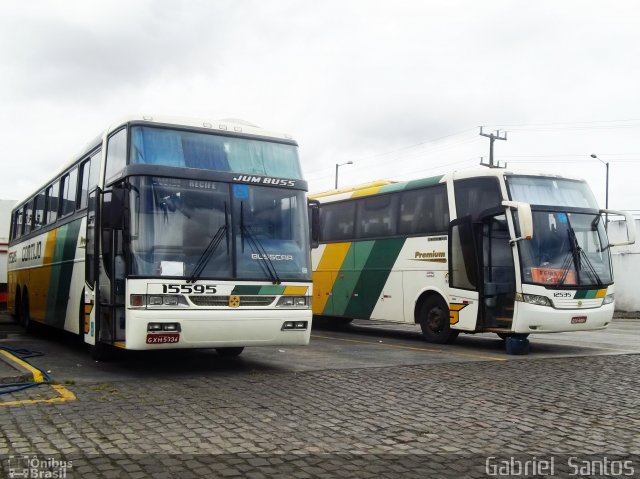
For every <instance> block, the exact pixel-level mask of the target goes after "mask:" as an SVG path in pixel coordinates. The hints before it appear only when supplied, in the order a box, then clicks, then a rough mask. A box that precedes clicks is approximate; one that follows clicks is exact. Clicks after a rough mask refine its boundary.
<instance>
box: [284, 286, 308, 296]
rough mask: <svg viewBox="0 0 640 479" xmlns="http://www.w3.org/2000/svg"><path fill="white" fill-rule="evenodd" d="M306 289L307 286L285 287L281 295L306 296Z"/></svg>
mask: <svg viewBox="0 0 640 479" xmlns="http://www.w3.org/2000/svg"><path fill="white" fill-rule="evenodd" d="M308 289H309V288H308V287H307V286H287V287H286V288H284V291H283V292H282V294H286V295H296V296H306V294H307V290H308Z"/></svg>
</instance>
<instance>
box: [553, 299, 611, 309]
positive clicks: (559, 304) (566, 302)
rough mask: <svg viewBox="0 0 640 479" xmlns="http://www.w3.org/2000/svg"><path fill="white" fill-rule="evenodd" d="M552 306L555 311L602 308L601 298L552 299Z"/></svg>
mask: <svg viewBox="0 0 640 479" xmlns="http://www.w3.org/2000/svg"><path fill="white" fill-rule="evenodd" d="M553 305H554V306H555V307H556V308H557V309H591V308H599V307H600V306H602V298H595V299H580V300H578V299H559V298H553Z"/></svg>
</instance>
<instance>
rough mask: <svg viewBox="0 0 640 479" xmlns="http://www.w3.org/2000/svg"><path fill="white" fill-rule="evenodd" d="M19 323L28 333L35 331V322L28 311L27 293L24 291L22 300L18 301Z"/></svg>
mask: <svg viewBox="0 0 640 479" xmlns="http://www.w3.org/2000/svg"><path fill="white" fill-rule="evenodd" d="M20 324H21V325H22V327H23V328H24V329H25V330H26V331H27V332H28V333H33V332H34V331H35V324H34V322H33V321H32V320H31V316H30V313H29V295H28V294H26V293H25V294H24V295H23V296H22V301H21V302H20Z"/></svg>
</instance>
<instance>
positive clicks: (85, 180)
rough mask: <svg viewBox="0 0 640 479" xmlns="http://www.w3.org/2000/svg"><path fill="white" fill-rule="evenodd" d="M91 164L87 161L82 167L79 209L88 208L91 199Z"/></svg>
mask: <svg viewBox="0 0 640 479" xmlns="http://www.w3.org/2000/svg"><path fill="white" fill-rule="evenodd" d="M90 169H91V163H90V161H89V160H86V161H85V162H84V163H82V164H81V165H80V183H79V186H78V209H79V210H81V209H83V208H86V207H87V199H88V198H89V175H90V171H91V170H90Z"/></svg>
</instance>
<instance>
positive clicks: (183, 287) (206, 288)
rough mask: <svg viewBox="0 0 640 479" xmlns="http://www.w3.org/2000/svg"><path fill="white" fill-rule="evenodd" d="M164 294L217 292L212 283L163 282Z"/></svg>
mask: <svg viewBox="0 0 640 479" xmlns="http://www.w3.org/2000/svg"><path fill="white" fill-rule="evenodd" d="M162 292H163V293H164V294H216V287H215V286H214V285H212V284H207V285H205V284H163V285H162Z"/></svg>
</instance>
